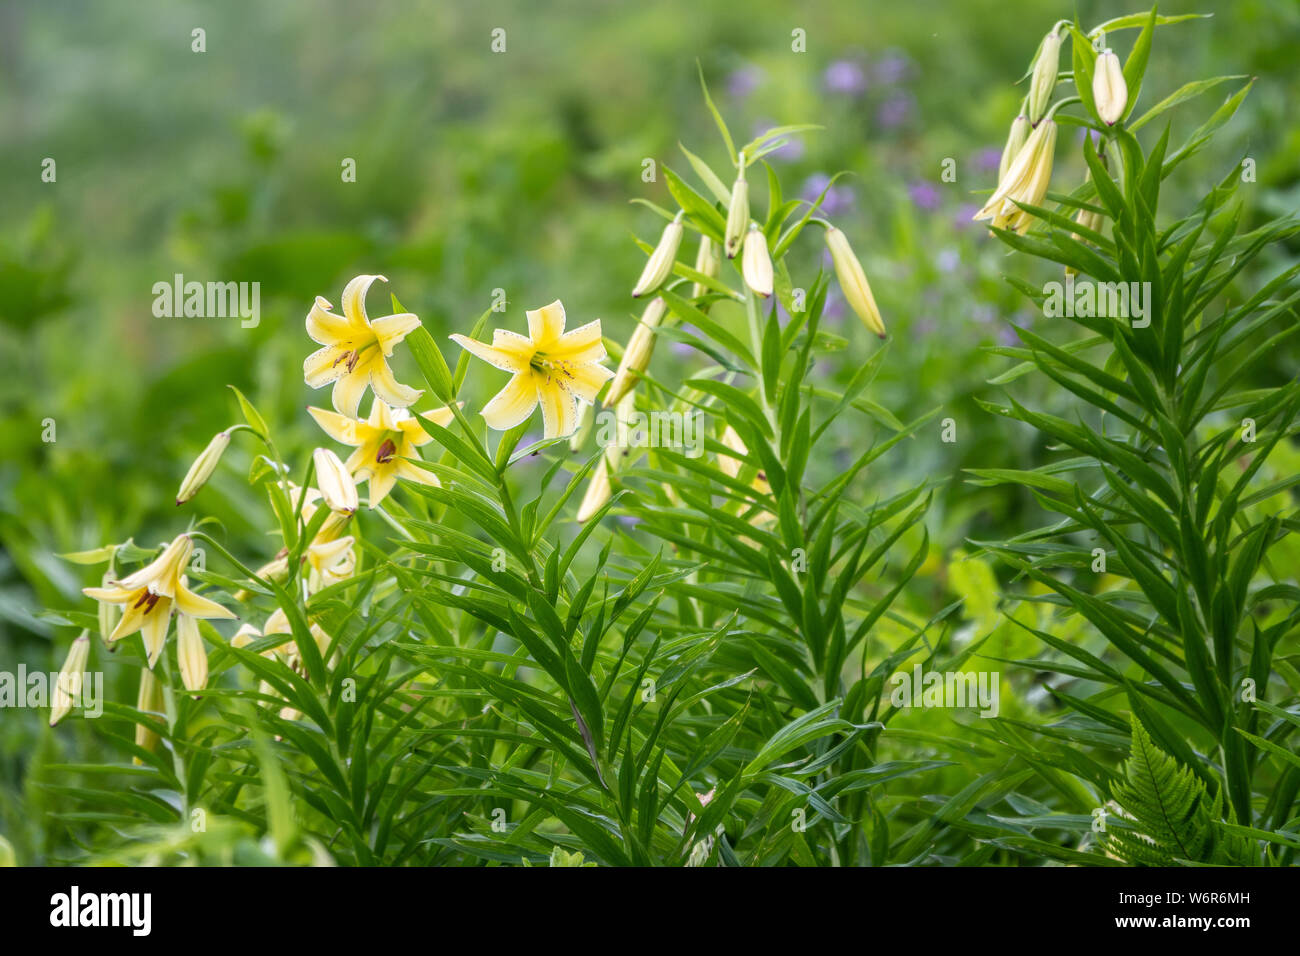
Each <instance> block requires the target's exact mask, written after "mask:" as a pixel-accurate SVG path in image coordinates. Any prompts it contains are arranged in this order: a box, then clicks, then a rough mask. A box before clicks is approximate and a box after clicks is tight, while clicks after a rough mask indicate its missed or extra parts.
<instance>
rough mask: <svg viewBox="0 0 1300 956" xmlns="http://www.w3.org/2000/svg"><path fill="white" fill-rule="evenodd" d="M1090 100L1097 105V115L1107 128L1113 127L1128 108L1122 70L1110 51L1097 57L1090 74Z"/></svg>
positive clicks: (1126, 89)
mask: <svg viewBox="0 0 1300 956" xmlns="http://www.w3.org/2000/svg"><path fill="white" fill-rule="evenodd" d="M1092 99H1093V102H1094V103H1096V104H1097V115H1098V116H1100V117H1101V118H1102V121H1103V122H1104V123H1105V124H1106V125H1107V126H1114V125H1115V123H1116V122H1117V121H1118V120H1119V119H1120V118H1121V117H1123V115H1124V109H1125V107H1127V106H1128V84H1127V83H1125V82H1124V68H1123V67H1122V66H1120V64H1119V57H1117V56H1116V55H1115V54H1114V53H1113V52H1111V51H1110V50H1107V51H1106V52H1105V53H1103V54H1101V56H1099V57H1097V63H1096V65H1095V67H1094V72H1093V74H1092Z"/></svg>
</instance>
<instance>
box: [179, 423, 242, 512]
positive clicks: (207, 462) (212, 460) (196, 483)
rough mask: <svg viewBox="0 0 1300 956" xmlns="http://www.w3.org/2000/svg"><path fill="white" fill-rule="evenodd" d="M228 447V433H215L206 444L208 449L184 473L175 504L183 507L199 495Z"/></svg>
mask: <svg viewBox="0 0 1300 956" xmlns="http://www.w3.org/2000/svg"><path fill="white" fill-rule="evenodd" d="M229 446H230V432H229V431H224V432H217V434H216V435H214V436H212V441H210V442H208V447H207V448H205V449H203V452H202V453H201V454H200V455H199V457H198V458H196V459H194V464H192V465H190V470H189V471H187V472H186V473H185V480H183V481H182V482H181V488H180V491H178V492H176V503H177V504H178V505H183V504H185V502H187V501H189V500H190V499H191V498H193V497H194V496H195V495H197V494H198V493H199V489H200V488H202V487H203V486H204V485H205V484H207V483H208V479H209V478H211V477H212V473H213V472H214V471H216V470H217V463H218V462H220V461H221V456H222V455H223V454H224V453H225V451H226V448H228V447H229Z"/></svg>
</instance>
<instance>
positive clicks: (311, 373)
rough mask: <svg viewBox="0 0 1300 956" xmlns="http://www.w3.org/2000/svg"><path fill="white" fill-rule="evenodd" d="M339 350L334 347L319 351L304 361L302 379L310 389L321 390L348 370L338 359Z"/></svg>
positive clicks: (326, 347)
mask: <svg viewBox="0 0 1300 956" xmlns="http://www.w3.org/2000/svg"><path fill="white" fill-rule="evenodd" d="M338 356H339V350H338V349H337V348H335V347H334V346H333V345H327V346H325V347H324V348H323V349H317V350H316V351H315V352H312V353H311V355H308V356H307V357H306V358H305V359H303V361H302V378H303V381H305V382H306V383H307V385H308V386H309V387H310V388H321V387H323V386H325V385H328V384H329V383H330V382H333V381H334V380H335V379H337V378H338V377H339V376H340V375H342V374H343V373H344V372H346V371H347V370H348V368H347V366H346V365H344V364H343V363H342V362H339V361H338V360H337V359H338Z"/></svg>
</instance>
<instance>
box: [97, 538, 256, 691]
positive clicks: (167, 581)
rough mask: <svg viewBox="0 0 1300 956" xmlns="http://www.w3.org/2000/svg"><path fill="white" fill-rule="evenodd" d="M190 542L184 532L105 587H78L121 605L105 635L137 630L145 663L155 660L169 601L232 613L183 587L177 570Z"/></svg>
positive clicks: (195, 612)
mask: <svg viewBox="0 0 1300 956" xmlns="http://www.w3.org/2000/svg"><path fill="white" fill-rule="evenodd" d="M193 552H194V542H193V541H191V540H190V536H189V535H187V534H182V535H177V536H176V538H175V540H173V541H172V543H171V544H169V545H168V546H167V547H166V549H165V550H164V551H163V553H162V554H160V555H159V556H158V557H157V558H155V559H154V560H153V561H152V562H151V563H149V564H148V565H146V566H145V567H143V568H141V569H140V570H139V571H136V572H135V573H134V574H130V575H128V576H126V577H125V578H122V579H121V580H120V581H116V582H113V583H112V584H111V585H109V586H107V587H100V588H82V593H83V594H85V595H86V596H87V597H92V598H94V599H95V600H96V601H103V602H106V603H108V604H121V605H123V606H124V607H123V614H122V619H121V620H120V621H118V622H117V626H116V627H115V628H113V633H111V634H110V635H109V636H108V641H109V643H110V644H111V643H112V642H114V641H120V640H121V639H122V638H124V637H130V636H131V635H132V634H134V633H135V632H136V631H139V632H140V634H141V636H142V637H143V638H144V644H145V649H146V650H147V651H148V654H149V666H150V667H153V665H154V664H155V663H156V662H157V660H158V655H159V654H160V653H162V648H163V642H164V641H165V640H166V639H167V624H168V619H169V618H170V616H171V610H172V605H173V604H175V605H176V610H177V612H178V613H181V614H188V615H190V616H191V617H201V618H226V619H233V618H234V616H235V615H234V614H233V613H231V612H230V611H229V610H227V609H226V608H224V607H222V606H221V605H220V604H218V603H217V602H216V601H212V600H209V599H208V598H205V597H202V596H200V595H198V594H195V593H194V592H193V591H191V590H190V589H189V587H187V585H186V582H185V578H184V577H182V576H181V571H183V570H184V568H185V566H186V565H187V564H189V560H190V555H191V554H193Z"/></svg>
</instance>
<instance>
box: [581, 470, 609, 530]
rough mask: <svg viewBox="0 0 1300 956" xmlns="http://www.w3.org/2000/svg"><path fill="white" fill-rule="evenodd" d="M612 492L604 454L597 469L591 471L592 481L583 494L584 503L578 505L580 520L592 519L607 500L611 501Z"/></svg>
mask: <svg viewBox="0 0 1300 956" xmlns="http://www.w3.org/2000/svg"><path fill="white" fill-rule="evenodd" d="M611 493H612V489H611V488H610V484H609V468H608V467H607V465H606V461H605V457H604V456H603V455H602V456H601V459H600V462H599V463H598V464H597V465H596V470H595V471H593V472H592V473H591V483H590V484H588V485H587V493H586V494H585V495H583V496H582V504H580V505H579V506H578V521H580V522H587V521H590V520H591V518H592V516H593V515H595V513H596V512H597V511H599V510H600V509H601V508H602V507H604V504H605V502H607V501H609V496H610V494H611Z"/></svg>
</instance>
